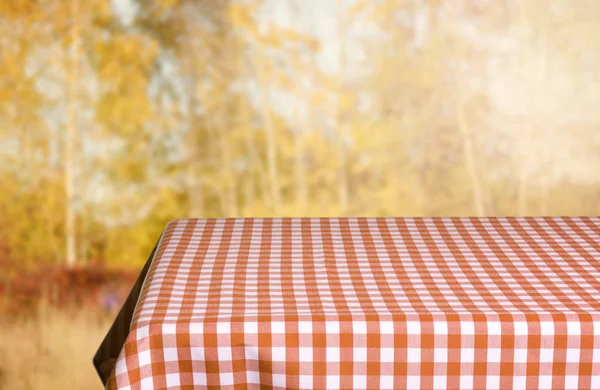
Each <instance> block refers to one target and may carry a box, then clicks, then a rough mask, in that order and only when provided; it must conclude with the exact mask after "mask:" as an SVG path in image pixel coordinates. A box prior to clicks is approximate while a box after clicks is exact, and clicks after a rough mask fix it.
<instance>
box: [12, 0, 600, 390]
mask: <svg viewBox="0 0 600 390" xmlns="http://www.w3.org/2000/svg"><path fill="white" fill-rule="evenodd" d="M599 48H600V2H599V1H597V0H577V1H569V0H471V1H467V0H451V1H450V0H448V1H441V0H321V1H318V0H296V1H294V0H245V1H242V0H239V1H238V0H144V1H142V0H112V1H109V0H87V1H82V0H0V140H1V142H0V162H1V163H0V221H1V222H2V223H0V269H1V271H0V274H2V281H3V286H4V287H2V288H0V292H3V295H4V296H5V297H9V298H5V301H6V300H7V299H16V298H15V296H16V295H15V294H16V293H15V291H17V292H19V291H20V292H21V293H23V291H25V292H28V291H29V292H31V291H33V290H36V287H37V286H38V285H39V284H40V283H41V282H40V281H41V280H45V281H51V283H54V282H55V281H61V280H62V281H64V280H65V278H67V277H66V276H64V275H63V276H60V275H61V274H60V273H59V274H56V269H57V268H60V267H63V268H64V269H67V270H70V271H68V272H71V273H70V274H69V275H71V276H69V277H68V278H71V279H72V277H73V272H75V271H73V270H79V271H77V272H79V273H77V274H76V277H78V278H79V279H78V280H83V281H84V284H85V281H86V280H91V279H90V278H92V277H91V276H89V273H88V274H86V273H85V272H84V271H81V269H92V268H94V267H96V268H94V269H98V267H101V268H102V269H106V270H113V271H111V272H117V271H114V270H115V269H116V270H122V269H128V270H129V271H130V273H131V274H127V275H129V276H123V275H124V274H123V273H124V272H126V271H122V272H121V271H119V272H121V273H120V274H119V275H121V276H120V278H121V279H119V277H117V276H114V275H116V274H114V275H113V274H107V272H109V271H102V272H104V274H103V275H104V279H102V278H100V279H102V280H107V279H110V280H112V281H113V282H114V281H122V282H119V283H116V284H118V285H120V288H121V290H123V291H124V294H126V293H127V290H128V288H130V287H131V283H133V280H132V279H131V278H132V277H133V278H135V273H137V272H138V271H139V269H140V268H141V266H142V264H143V263H144V262H145V261H146V258H147V256H148V254H149V253H150V251H151V249H152V246H153V245H154V244H155V241H156V240H157V238H158V236H159V234H160V233H161V231H162V229H163V228H164V226H165V224H166V223H167V222H168V221H169V220H171V219H174V218H186V217H233V216H441V215H446V216H448V215H476V216H483V215H539V214H544V215H598V214H600V110H599V109H598V107H599V106H600V72H599V71H598V69H600V50H598V49H599ZM48 269H53V270H54V271H53V272H54V273H53V274H52V275H58V276H57V277H56V278H50V277H48V275H50V274H49V273H47V271H46V270H48ZM39 270H44V271H43V272H39ZM36 271H38V274H37V275H38V276H37V277H38V279H36V277H35V276H33V275H36V274H35V272H36ZM23 275H26V276H23ZM40 275H41V276H40ZM77 275H79V276H77ZM81 275H83V276H81ZM86 275H87V276H86ZM94 275H96V276H94V277H95V278H96V279H94V280H100V279H98V278H99V276H98V275H97V274H94ZM106 275H109V276H106ZM110 275H112V276H110ZM132 275H133V276H132ZM19 278H20V279H19ZM68 278H67V279H68ZM86 278H87V279H86ZM71 279H69V280H71ZM92 279H93V278H92ZM12 280H21V281H22V283H25V284H27V283H30V285H28V286H26V287H23V288H19V287H18V286H19V283H17V284H14V283H11V281H12ZM22 283H21V284H22ZM57 283H58V282H57ZM69 283H71V284H68V283H67V284H68V286H70V287H68V288H67V291H68V292H69V293H71V294H75V295H77V296H79V295H80V294H84V292H82V291H83V290H81V291H80V290H73V288H75V287H73V286H76V285H77V284H76V283H75V284H73V282H69ZM98 283H100V282H98ZM98 283H97V284H98ZM31 284H33V286H32V285H31ZM80 284H81V283H80ZM100 284H101V283H100ZM113 284H115V283H113ZM0 286H2V285H0ZM15 286H17V287H15ZM78 288H79V287H78ZM69 289H71V290H69ZM117 289H118V288H117ZM38 290H39V288H38ZM11 291H12V292H11ZM11 294H12V295H11ZM118 296H119V299H122V298H123V293H121V294H120V295H118ZM19 302H21V301H19ZM5 303H6V302H5ZM2 307H6V304H5V305H4V306H0V310H2ZM79 307H80V310H79V311H78V312H77V315H71V314H69V315H67V314H64V311H60V312H52V313H53V314H48V313H49V311H48V309H44V310H43V313H42V314H40V315H37V316H36V317H35V318H36V319H35V320H33V319H31V317H27V318H28V319H27V320H23V321H21V322H15V321H13V320H12V319H11V320H10V321H9V317H10V318H12V317H14V315H13V314H10V315H4V316H3V314H2V311H0V388H3V385H4V387H5V388H7V389H12V388H15V389H16V388H19V389H26V388H32V389H35V388H42V387H43V388H46V389H53V388H64V387H65V384H68V386H67V387H70V388H86V389H87V388H94V386H99V383H100V382H99V380H98V379H97V377H96V376H95V373H94V372H93V367H92V365H91V354H92V353H93V352H94V350H95V348H96V347H97V346H98V344H99V342H100V340H101V338H102V336H103V334H104V332H105V331H106V330H107V329H108V325H109V323H110V319H112V314H110V315H106V314H104V315H96V314H94V315H89V312H91V311H92V309H87V308H86V309H85V310H84V309H82V307H85V306H81V305H79ZM5 313H8V311H5ZM44 313H45V314H44ZM82 313H83V314H82ZM86 313H88V314H86ZM111 313H113V312H111ZM34 321H36V322H34ZM2 326H4V328H2ZM28 332H29V333H28ZM48 332H50V333H51V335H49V333H48ZM52 332H54V333H52ZM30 333H33V334H35V335H36V337H34V338H31V337H29V338H28V337H26V336H23V335H26V334H30ZM5 335H8V336H6V337H5ZM61 335H62V336H61ZM24 338H27V339H28V342H27V343H29V344H31V343H33V344H32V345H29V344H27V343H25V344H27V345H25V344H23V341H22V340H23V339H24ZM32 340H33V341H32ZM36 340H37V341H36ZM82 340H84V343H82ZM23 345H25V346H23ZM11 348H12V349H11ZM3 351H4V352H5V353H4V354H3ZM7 351H10V354H11V356H12V357H11V358H7V357H6V356H8V352H7ZM31 351H35V352H31ZM3 355H4V356H3ZM57 357H60V359H58V358H57ZM33 361H41V363H39V364H38V363H35V364H34V363H32V362H33ZM73 362H74V363H73ZM61 365H62V366H61ZM68 366H73V367H77V368H76V369H73V368H70V369H69V370H67V369H66V368H67V367H68ZM67 371H68V372H67ZM75 371H77V373H75ZM61 375H62V376H61ZM75 377H77V378H75ZM61 381H62V382H61ZM40 383H43V384H44V385H42V387H40ZM53 386H55V387H53Z"/></svg>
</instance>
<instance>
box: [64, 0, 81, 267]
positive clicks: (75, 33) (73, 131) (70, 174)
mask: <svg viewBox="0 0 600 390" xmlns="http://www.w3.org/2000/svg"><path fill="white" fill-rule="evenodd" d="M70 19H71V44H70V49H71V50H70V56H69V74H68V96H69V97H68V108H67V110H68V121H67V145H66V155H65V192H66V215H65V224H66V226H65V234H66V259H67V265H68V266H69V267H72V266H73V265H75V257H76V253H77V249H76V248H77V244H76V237H75V234H76V232H75V229H76V226H75V201H74V199H75V185H74V176H75V175H74V163H75V145H76V142H77V141H76V139H77V97H78V96H77V81H78V77H79V72H78V67H79V0H71V18H70Z"/></svg>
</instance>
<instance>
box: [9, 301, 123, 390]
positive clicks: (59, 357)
mask: <svg viewBox="0 0 600 390" xmlns="http://www.w3.org/2000/svg"><path fill="white" fill-rule="evenodd" d="M111 321H112V318H111V316H107V315H99V314H97V313H95V312H93V311H92V310H85V309H80V310H78V311H74V310H70V311H58V310H56V309H49V308H44V307H42V308H40V309H39V313H38V314H37V315H36V316H31V317H29V318H25V317H23V318H19V319H11V320H10V321H7V320H6V319H5V320H4V321H2V318H1V316H0V390H29V389H32V390H33V389H36V390H37V389H45V390H57V389H73V390H79V389H86V390H87V389H90V390H94V389H98V390H100V389H102V384H101V382H100V379H99V378H98V376H97V374H96V371H95V369H94V366H93V364H92V357H93V355H94V353H95V352H96V349H97V348H98V345H99V344H100V342H101V341H102V339H103V337H104V335H105V334H106V332H107V331H108V328H109V327H110V324H111Z"/></svg>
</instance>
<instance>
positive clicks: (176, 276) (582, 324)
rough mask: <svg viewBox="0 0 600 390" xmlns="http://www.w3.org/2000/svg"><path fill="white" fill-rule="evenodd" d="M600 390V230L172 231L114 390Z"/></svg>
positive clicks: (556, 221) (476, 224) (286, 227)
mask: <svg viewBox="0 0 600 390" xmlns="http://www.w3.org/2000/svg"><path fill="white" fill-rule="evenodd" d="M167 388H168V389H192V388H198V389H200V388H225V389H227V388H231V389H234V388H235V389H238V388H239V389H242V388H257V389H258V388H274V389H284V388H302V389H310V388H317V389H367V388H369V389H371V388H373V389H375V388H381V389H484V388H488V389H500V388H501V389H524V388H527V389H529V388H531V389H556V388H561V389H565V388H568V389H592V388H595V389H600V218H594V217H572V218H569V217H564V218H558V217H543V218H542V217H539V218H533V217H528V218H321V219H189V220H176V221H173V222H171V223H169V225H168V226H167V228H166V230H165V231H164V233H163V236H162V239H161V242H160V243H159V245H158V248H157V251H156V254H155V256H154V259H153V261H152V264H151V266H150V269H149V272H148V275H147V277H146V280H145V281H144V284H143V287H142V291H141V294H140V298H139V300H138V305H137V307H136V310H135V313H134V316H133V321H132V324H131V331H130V334H129V336H128V338H127V341H126V342H125V345H124V347H123V349H122V351H121V354H120V356H119V358H118V360H117V363H116V366H115V369H114V371H113V374H112V375H111V377H110V379H109V382H108V385H107V389H111V390H113V389H122V390H125V389H127V390H129V389H167Z"/></svg>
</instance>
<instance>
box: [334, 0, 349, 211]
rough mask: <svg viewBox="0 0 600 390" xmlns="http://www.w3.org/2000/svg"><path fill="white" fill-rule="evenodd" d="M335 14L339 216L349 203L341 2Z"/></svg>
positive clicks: (338, 3)
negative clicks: (336, 16)
mask: <svg viewBox="0 0 600 390" xmlns="http://www.w3.org/2000/svg"><path fill="white" fill-rule="evenodd" d="M336 8H337V12H338V15H339V18H338V23H337V28H338V32H337V33H338V37H337V39H338V45H339V46H338V61H339V70H338V90H337V93H338V101H337V108H336V125H337V145H338V150H337V153H338V201H339V207H340V214H341V215H343V216H344V215H346V214H347V213H348V203H349V194H348V171H347V151H346V142H347V137H348V135H347V133H346V132H347V131H346V123H345V118H344V114H345V110H346V109H345V107H344V104H343V103H344V92H345V88H344V76H345V70H346V69H345V68H346V61H345V54H346V53H345V50H344V20H343V16H342V9H343V8H342V6H341V1H339V0H338V1H337V7H336Z"/></svg>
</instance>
